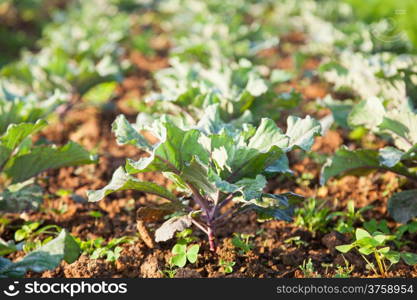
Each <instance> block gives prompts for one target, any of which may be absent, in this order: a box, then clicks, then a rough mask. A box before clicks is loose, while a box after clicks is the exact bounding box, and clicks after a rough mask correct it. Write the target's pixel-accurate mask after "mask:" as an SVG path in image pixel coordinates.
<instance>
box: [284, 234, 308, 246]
mask: <svg viewBox="0 0 417 300" xmlns="http://www.w3.org/2000/svg"><path fill="white" fill-rule="evenodd" d="M284 243H285V244H288V245H294V246H297V247H300V246H308V243H307V242H306V241H303V240H302V239H301V237H300V236H299V235H297V236H293V237H290V238H288V239H286V240H285V241H284Z"/></svg>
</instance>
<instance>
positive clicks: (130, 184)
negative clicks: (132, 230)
mask: <svg viewBox="0 0 417 300" xmlns="http://www.w3.org/2000/svg"><path fill="white" fill-rule="evenodd" d="M124 190H137V191H140V192H144V193H150V194H154V195H157V196H160V197H162V198H165V199H168V200H170V201H174V202H177V201H178V200H177V197H176V196H175V195H174V194H172V193H171V192H170V191H168V190H167V189H165V188H164V187H162V186H160V185H157V184H156V183H153V182H146V181H140V180H138V179H136V178H134V177H132V176H130V175H129V174H127V173H126V172H125V171H124V169H123V167H119V168H118V169H117V170H116V171H115V172H114V174H113V177H112V180H111V181H110V183H109V184H108V185H107V186H105V187H104V188H102V189H101V190H96V191H88V192H87V195H88V201H90V202H97V201H99V200H101V199H103V198H104V197H106V196H107V195H109V194H111V193H114V192H118V191H124Z"/></svg>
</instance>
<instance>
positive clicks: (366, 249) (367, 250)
mask: <svg viewBox="0 0 417 300" xmlns="http://www.w3.org/2000/svg"><path fill="white" fill-rule="evenodd" d="M358 251H359V252H360V253H361V254H364V255H369V254H371V253H373V252H374V248H372V247H369V246H363V247H361V248H359V249H358Z"/></svg>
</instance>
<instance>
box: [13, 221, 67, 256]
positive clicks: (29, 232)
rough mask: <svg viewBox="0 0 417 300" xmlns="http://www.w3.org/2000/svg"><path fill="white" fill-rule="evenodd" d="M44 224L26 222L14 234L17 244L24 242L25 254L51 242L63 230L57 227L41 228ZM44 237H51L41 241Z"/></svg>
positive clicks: (47, 226)
mask: <svg viewBox="0 0 417 300" xmlns="http://www.w3.org/2000/svg"><path fill="white" fill-rule="evenodd" d="M41 225H42V222H26V223H25V224H23V225H22V227H21V228H20V229H18V230H17V231H16V232H15V234H14V239H15V241H16V242H23V241H24V244H23V248H22V249H23V251H24V252H25V253H29V252H32V251H34V250H36V249H38V248H39V247H41V246H42V245H44V244H46V243H48V242H49V241H51V240H52V239H53V238H54V237H55V236H57V235H58V234H59V233H60V232H61V230H62V228H61V227H59V226H57V225H46V226H43V227H40V226H41ZM42 235H50V236H48V237H47V238H45V239H43V240H42V239H41V237H42Z"/></svg>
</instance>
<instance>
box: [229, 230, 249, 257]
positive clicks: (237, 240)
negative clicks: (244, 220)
mask: <svg viewBox="0 0 417 300" xmlns="http://www.w3.org/2000/svg"><path fill="white" fill-rule="evenodd" d="M252 237H254V235H253V234H245V233H241V234H237V233H235V234H234V237H233V239H232V244H233V246H235V247H236V248H238V249H239V254H240V255H244V254H246V253H248V252H249V251H251V250H252V249H253V248H254V246H253V245H252V244H251V243H250V242H249V239H250V238H252Z"/></svg>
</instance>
